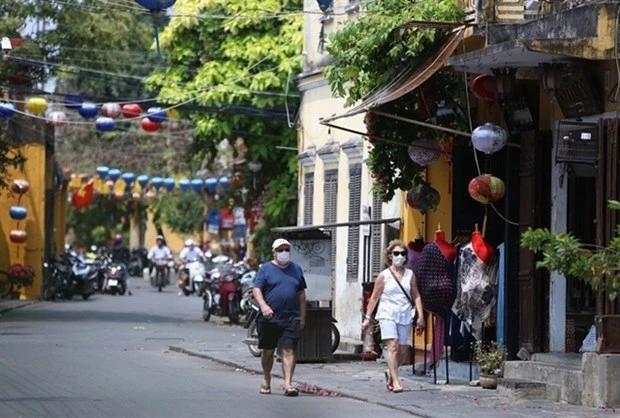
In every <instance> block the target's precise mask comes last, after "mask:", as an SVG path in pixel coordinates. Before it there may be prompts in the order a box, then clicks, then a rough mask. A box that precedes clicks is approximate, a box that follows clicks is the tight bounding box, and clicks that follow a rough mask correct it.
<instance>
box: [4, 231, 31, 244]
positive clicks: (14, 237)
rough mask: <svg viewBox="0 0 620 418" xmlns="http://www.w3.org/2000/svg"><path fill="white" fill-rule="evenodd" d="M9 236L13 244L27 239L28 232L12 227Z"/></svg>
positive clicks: (21, 242)
mask: <svg viewBox="0 0 620 418" xmlns="http://www.w3.org/2000/svg"><path fill="white" fill-rule="evenodd" d="M9 238H10V240H11V242H12V243H13V244H23V243H24V242H26V240H27V239H28V233H27V232H26V231H24V230H23V229H13V230H12V231H11V233H10V234H9Z"/></svg>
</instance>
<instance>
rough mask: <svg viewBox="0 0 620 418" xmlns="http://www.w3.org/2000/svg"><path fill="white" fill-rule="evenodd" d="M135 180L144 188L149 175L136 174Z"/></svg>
mask: <svg viewBox="0 0 620 418" xmlns="http://www.w3.org/2000/svg"><path fill="white" fill-rule="evenodd" d="M136 181H137V182H138V184H139V185H140V187H142V188H143V189H144V188H145V187H146V185H147V184H148V183H149V176H147V175H146V174H141V175H139V176H138V178H137V179H136Z"/></svg>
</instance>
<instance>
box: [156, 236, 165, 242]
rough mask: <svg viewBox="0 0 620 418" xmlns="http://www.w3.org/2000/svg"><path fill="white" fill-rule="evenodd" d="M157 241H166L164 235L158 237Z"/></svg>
mask: <svg viewBox="0 0 620 418" xmlns="http://www.w3.org/2000/svg"><path fill="white" fill-rule="evenodd" d="M155 240H156V241H159V240H162V241H163V240H164V236H163V235H157V238H155Z"/></svg>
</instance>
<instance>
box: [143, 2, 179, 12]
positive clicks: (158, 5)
mask: <svg viewBox="0 0 620 418" xmlns="http://www.w3.org/2000/svg"><path fill="white" fill-rule="evenodd" d="M176 1H177V0H136V3H138V4H139V5H140V6H142V7H144V8H145V9H148V10H149V11H151V12H161V11H162V10H164V9H167V8H168V7H170V6H172V5H173V4H174V3H176Z"/></svg>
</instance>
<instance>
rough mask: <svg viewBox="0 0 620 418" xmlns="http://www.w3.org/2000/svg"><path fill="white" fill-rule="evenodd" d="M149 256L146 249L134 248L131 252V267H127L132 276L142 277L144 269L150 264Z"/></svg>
mask: <svg viewBox="0 0 620 418" xmlns="http://www.w3.org/2000/svg"><path fill="white" fill-rule="evenodd" d="M147 254H148V252H147V251H146V249H144V248H134V249H132V250H131V259H130V260H129V265H127V270H128V271H129V275H130V276H133V277H139V276H142V272H143V271H144V268H145V267H147V266H148V264H149V261H148V258H147V257H146V256H147Z"/></svg>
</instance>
